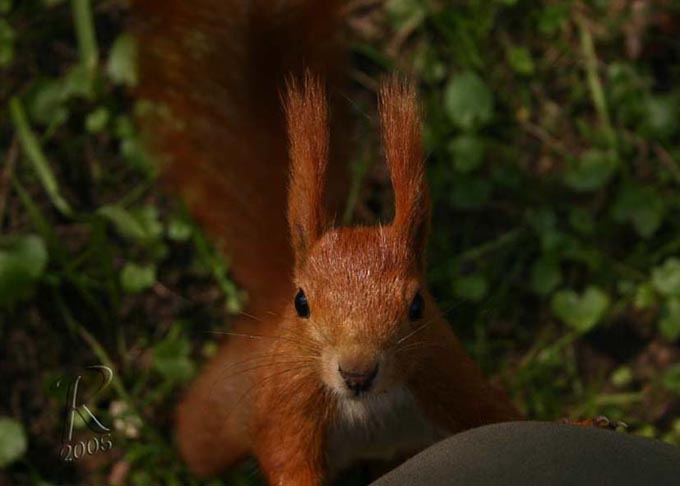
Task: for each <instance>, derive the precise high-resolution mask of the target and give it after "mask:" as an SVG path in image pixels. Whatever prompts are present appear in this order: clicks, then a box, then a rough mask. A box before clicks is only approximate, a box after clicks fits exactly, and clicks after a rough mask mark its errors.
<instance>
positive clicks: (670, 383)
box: [663, 364, 680, 394]
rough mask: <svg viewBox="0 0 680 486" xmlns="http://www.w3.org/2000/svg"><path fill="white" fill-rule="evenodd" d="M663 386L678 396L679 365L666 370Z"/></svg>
mask: <svg viewBox="0 0 680 486" xmlns="http://www.w3.org/2000/svg"><path fill="white" fill-rule="evenodd" d="M663 384H664V386H665V387H666V388H668V389H669V390H670V391H672V392H673V393H677V394H680V364H676V365H673V366H671V367H670V368H668V369H667V370H666V373H665V374H664V377H663Z"/></svg>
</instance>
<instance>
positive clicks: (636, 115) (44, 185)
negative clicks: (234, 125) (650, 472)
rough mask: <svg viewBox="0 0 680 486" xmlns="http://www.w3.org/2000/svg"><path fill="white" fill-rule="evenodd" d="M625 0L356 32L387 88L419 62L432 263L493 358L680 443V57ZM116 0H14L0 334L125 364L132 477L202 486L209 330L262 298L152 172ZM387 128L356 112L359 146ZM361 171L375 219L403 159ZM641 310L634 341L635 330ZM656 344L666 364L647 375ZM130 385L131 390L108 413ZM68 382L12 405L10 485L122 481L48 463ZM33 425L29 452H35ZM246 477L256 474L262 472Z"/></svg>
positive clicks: (7, 56) (370, 69)
mask: <svg viewBox="0 0 680 486" xmlns="http://www.w3.org/2000/svg"><path fill="white" fill-rule="evenodd" d="M115 3H116V2H114V4H115ZM606 3H607V2H585V3H578V4H576V3H574V2H571V1H566V0H564V1H555V2H547V3H543V4H537V5H529V4H528V3H527V2H523V1H519V0H489V1H482V0H473V1H469V2H463V3H456V4H455V5H454V3H452V2H428V1H422V0H389V1H387V2H384V4H381V3H380V2H378V4H376V5H377V6H375V7H366V8H368V9H370V8H375V9H377V10H379V12H377V15H376V17H377V18H384V19H386V21H387V22H389V26H390V28H389V29H385V31H384V32H381V33H379V34H377V35H376V34H375V32H373V31H372V30H371V29H367V30H369V31H370V32H373V34H371V33H370V32H369V35H367V36H365V37H362V36H358V37H360V38H362V39H364V38H367V39H370V41H367V42H364V41H359V42H357V43H356V44H355V47H356V54H357V57H359V58H361V59H362V62H360V63H358V64H357V65H356V66H353V70H352V73H353V74H355V75H356V76H355V81H357V83H356V84H365V86H366V87H368V90H372V89H373V87H374V86H375V85H376V84H377V82H378V80H379V79H380V77H381V76H382V75H383V74H384V72H383V71H386V70H389V69H391V68H392V67H395V66H400V67H404V70H405V71H407V72H412V73H414V74H413V75H414V76H415V77H416V80H417V81H418V83H419V86H420V87H421V93H422V102H423V105H424V113H425V117H424V118H425V133H426V147H427V153H428V170H429V180H430V186H431V195H432V199H433V207H434V215H433V224H432V233H431V238H430V249H429V255H428V261H429V265H430V275H429V276H430V283H431V286H432V289H433V292H434V294H435V296H436V298H437V300H438V302H439V303H440V304H441V307H442V308H443V309H444V311H445V313H446V315H447V317H449V318H450V319H451V321H452V323H453V325H454V327H455V330H456V332H457V333H458V334H459V335H460V336H461V338H462V339H463V341H464V343H465V345H466V346H467V347H468V349H469V350H470V352H471V353H472V354H473V355H474V357H475V358H476V359H477V360H478V361H479V362H480V363H481V364H482V366H483V367H484V368H485V370H486V371H488V372H490V373H497V374H499V375H500V377H501V379H502V380H503V381H505V382H506V383H507V386H508V389H509V390H510V391H511V392H512V393H513V395H514V396H515V398H516V399H517V401H518V403H519V404H520V406H521V407H523V409H524V410H525V411H526V412H527V413H528V415H529V416H530V417H531V418H535V419H554V418H557V417H561V416H570V417H573V418H577V417H579V416H581V417H583V416H585V417H593V416H596V415H599V414H606V415H608V416H609V417H610V418H612V419H621V420H624V421H626V422H628V423H629V424H631V430H633V432H635V433H639V434H641V435H648V436H654V437H659V438H662V439H663V440H667V441H669V442H672V443H676V444H680V422H678V421H677V420H672V417H668V416H666V415H654V413H655V412H654V410H658V409H663V410H674V409H677V404H678V401H677V400H678V399H679V398H678V397H680V368H679V367H678V365H677V364H669V363H667V360H664V359H655V356H650V354H653V353H654V352H658V351H655V350H657V349H659V348H661V349H662V352H659V353H662V356H675V355H676V353H677V344H678V339H680V259H679V258H678V255H679V254H680V218H679V217H678V214H679V212H680V187H678V186H680V142H679V141H680V120H679V117H680V112H679V111H678V109H677V107H678V101H679V100H680V69H679V68H678V66H677V63H673V62H672V58H671V57H670V56H671V54H669V49H673V48H674V47H673V46H674V44H673V42H674V41H672V40H669V41H667V42H666V41H664V42H666V43H664V42H659V41H658V39H659V35H658V32H657V31H655V30H654V29H655V28H656V27H655V26H654V25H651V24H650V26H648V27H647V28H648V29H650V30H649V31H644V30H643V31H641V32H639V34H640V35H639V37H638V40H639V41H640V42H642V44H643V45H642V48H643V50H642V51H641V52H642V54H641V55H639V56H636V55H632V54H631V53H630V52H629V51H627V50H626V47H625V46H626V45H630V43H629V42H628V41H629V40H631V39H629V36H631V35H632V34H631V32H632V31H631V30H630V29H631V24H629V23H627V22H628V21H629V17H630V15H631V14H632V12H631V11H629V9H628V7H622V9H623V10H622V11H621V12H617V11H614V10H615V9H610V8H609V7H608V6H607V5H606ZM114 4H110V3H107V2H98V1H97V0H72V1H70V2H65V1H63V0H26V1H23V0H22V1H21V2H17V1H10V0H0V14H1V15H2V18H0V70H1V71H2V79H3V83H1V84H2V86H0V101H1V106H0V112H1V113H2V116H0V133H2V134H3V135H5V137H4V138H2V137H0V154H2V158H1V160H2V163H1V164H2V166H1V167H0V172H1V174H0V177H1V178H2V180H5V178H7V179H8V180H9V184H7V185H2V184H0V229H2V234H3V235H5V234H6V233H11V234H12V236H2V238H1V239H0V312H1V313H2V321H1V325H0V333H3V335H2V336H0V337H2V341H3V342H5V341H7V342H10V340H9V338H13V339H14V340H12V341H11V342H19V343H26V342H31V343H34V344H33V346H35V349H30V351H31V352H29V353H24V354H22V355H21V359H20V360H19V359H14V360H12V359H10V360H8V362H7V363H5V362H3V369H9V370H14V369H16V368H14V367H12V366H20V364H21V363H25V362H28V361H30V359H31V356H40V366H41V367H45V368H47V367H51V368H52V369H53V370H54V373H55V374H56V375H58V376H61V374H62V372H64V370H65V369H66V368H68V367H73V368H77V367H80V366H82V365H83V364H84V363H87V364H91V363H92V362H100V363H104V364H107V366H109V365H110V366H111V367H112V368H113V369H114V370H115V379H114V381H113V382H112V386H111V388H110V390H109V391H108V392H107V395H106V396H105V397H104V398H103V400H102V401H101V403H98V404H95V405H98V406H99V408H98V409H97V410H100V409H101V411H102V413H104V414H110V415H111V418H112V419H113V416H115V417H116V418H117V419H119V420H123V421H126V420H127V421H129V420H132V421H133V422H134V424H135V427H134V428H136V429H138V430H139V434H141V436H142V437H143V438H144V440H139V439H138V438H137V439H135V438H133V437H127V436H126V435H125V434H124V433H122V432H120V431H118V434H119V435H117V436H116V440H117V441H120V442H119V446H118V447H119V450H120V451H122V452H123V454H124V462H125V464H126V465H128V466H129V473H128V475H127V477H126V480H125V481H124V482H126V483H129V484H199V483H197V482H196V481H194V479H193V478H192V477H191V475H190V474H189V473H188V471H187V470H186V468H185V466H184V465H183V463H182V462H181V461H180V460H179V458H178V457H177V455H176V451H175V449H174V447H173V446H172V440H171V437H170V433H169V431H170V430H171V427H172V420H171V417H172V411H173V407H174V406H175V404H176V401H177V394H178V393H179V390H180V389H181V387H182V386H184V385H185V384H186V383H187V382H188V380H190V379H191V378H192V377H193V376H194V375H195V373H196V371H197V369H198V366H199V361H201V360H203V359H204V358H207V357H209V356H210V355H212V354H214V352H215V348H216V343H215V340H214V339H213V338H214V336H213V333H212V332H211V331H213V330H214V329H218V328H219V327H220V326H222V325H223V323H224V317H225V314H227V313H228V312H239V311H240V310H241V308H242V305H243V301H244V299H243V295H242V293H241V292H240V291H239V289H238V288H237V287H236V286H235V284H234V282H233V281H232V280H231V278H230V275H229V264H228V262H227V261H225V260H224V258H222V256H221V255H220V254H219V253H218V252H217V251H216V249H215V248H214V247H213V246H211V244H210V242H209V240H208V239H207V238H206V237H205V236H204V235H203V234H202V233H201V231H200V230H199V229H198V228H197V227H196V226H195V225H194V223H193V222H192V221H191V220H190V218H189V217H188V216H187V215H186V213H185V212H184V210H183V209H182V208H181V207H179V205H178V204H177V203H174V202H170V201H168V196H167V194H164V193H163V192H162V191H161V190H159V189H158V187H160V184H159V185H156V184H155V183H156V173H157V167H156V166H155V165H154V164H153V163H152V161H151V159H150V157H149V156H148V154H147V153H146V152H145V150H144V149H143V146H142V144H141V142H140V137H139V134H138V131H137V128H136V126H135V122H134V120H135V117H136V115H138V114H139V113H141V112H143V111H144V109H145V107H144V104H143V103H138V102H135V101H134V100H132V99H131V98H130V96H129V95H128V94H127V92H128V90H129V89H130V88H134V86H135V85H136V83H137V80H138V72H137V69H136V67H135V61H136V46H135V44H134V41H133V39H132V38H131V37H130V36H129V35H128V34H126V33H123V32H122V30H120V31H117V30H116V27H117V26H118V27H120V28H121V29H122V26H123V23H124V22H121V21H122V20H123V18H124V12H123V11H122V10H120V11H119V10H117V9H118V8H119V7H118V6H116V5H117V4H116V5H114ZM659 8H661V9H664V13H667V14H668V15H677V8H675V9H674V8H672V7H667V12H666V10H665V9H666V7H659ZM359 10H361V11H363V9H359ZM357 15H361V14H360V13H359V14H357ZM369 17H370V16H369ZM370 18H373V17H370ZM361 20H362V21H361V22H357V23H356V25H358V26H359V27H358V28H359V29H361V28H362V27H361V26H365V25H367V24H368V23H370V22H367V21H366V19H361ZM353 25H354V24H353ZM664 38H668V39H674V38H673V37H672V36H665V37H664ZM633 40H635V39H633ZM669 46H670V47H669ZM650 53H653V55H652V54H650ZM664 56H666V57H667V58H666V57H664ZM225 62H228V61H225ZM355 88H356V86H355ZM357 91H364V89H363V88H357ZM354 94H355V93H349V96H350V97H352V98H353V99H357V100H361V99H364V98H369V99H372V98H373V97H372V96H368V93H361V92H359V93H356V95H357V96H354ZM361 108H364V107H361ZM371 109H372V107H366V110H364V111H366V112H370V110H371ZM374 141H375V134H374V133H372V132H370V131H364V132H361V134H360V140H359V145H360V146H362V147H371V146H373V143H372V142H374ZM366 152H367V153H362V154H361V158H362V161H363V160H364V159H366V160H369V159H371V160H372V159H375V160H379V157H377V156H375V157H374V155H376V154H371V153H368V152H370V150H366ZM13 154H14V155H13ZM357 167H358V168H357V170H355V178H356V179H358V182H357V183H355V184H354V186H353V191H352V195H351V196H350V198H351V199H352V201H351V204H348V207H349V208H350V211H349V212H351V209H352V208H356V207H362V209H363V210H364V211H363V212H364V216H365V213H367V212H370V211H367V210H366V207H365V205H363V202H362V201H361V200H360V199H361V197H363V195H364V192H363V190H362V188H361V187H360V186H361V184H360V182H361V179H362V177H363V176H364V175H367V174H370V176H371V178H372V186H371V187H375V186H376V185H380V184H382V185H383V186H386V185H387V180H386V179H385V178H384V172H383V173H379V174H382V175H377V176H376V175H375V174H373V170H372V167H370V166H369V164H366V163H363V164H357ZM381 177H382V179H381ZM374 196H376V194H370V195H369V199H372V198H374ZM349 212H348V215H347V218H346V219H348V220H349V219H350V218H351V214H349ZM388 213H389V211H388ZM381 216H383V217H385V215H381ZM244 224H247V223H246V222H244ZM5 317H7V318H5ZM622 322H625V323H628V324H627V325H628V326H629V327H631V328H632V334H633V335H634V336H635V339H636V343H635V344H636V345H637V347H636V349H637V348H639V350H636V351H635V352H633V353H632V355H631V356H627V355H626V356H623V355H625V353H624V352H623V351H622V350H621V349H619V348H620V347H624V346H622V345H621V344H620V341H619V340H618V339H616V336H618V335H619V334H617V333H619V332H620V331H621V326H622V324H621V323H622ZM24 332H30V333H31V334H30V335H31V336H38V335H39V336H40V338H39V339H33V338H31V339H26V337H25V335H24V334H22V333H24ZM609 333H611V335H613V336H614V337H615V338H614V339H610V338H608V337H607V336H609V335H610V334H609ZM603 336H604V337H603ZM6 337H7V338H8V339H6ZM41 343H46V345H42V344H41ZM11 351H12V350H11V349H10V350H8V352H11ZM8 356H9V354H8ZM584 356H586V357H589V358H588V359H585V358H584ZM2 358H4V356H0V359H2ZM640 362H644V363H662V364H659V365H658V366H659V368H658V369H654V370H653V372H652V373H650V372H649V371H648V370H647V369H640V368H641V367H640V365H639V363H640ZM15 363H19V364H15ZM5 366H7V368H5ZM23 371H24V370H23V369H19V370H18V371H17V376H27V373H23ZM33 385H34V386H36V385H35V384H33ZM30 386H31V383H29V382H27V383H26V384H24V383H22V387H14V386H12V384H10V385H9V386H7V387H6V388H7V390H8V392H7V403H10V401H11V400H14V401H12V402H11V403H12V404H13V403H23V399H22V400H18V399H17V396H16V395H13V394H14V393H16V392H15V391H14V390H15V389H16V390H18V389H28V390H29V391H30V392H32V393H33V392H34V393H35V394H36V395H39V394H40V393H42V387H44V383H43V382H42V381H41V382H40V385H39V387H40V388H38V389H37V390H33V389H30V388H26V387H30ZM10 395H11V396H10ZM668 395H670V396H672V397H673V398H663V397H666V396H668ZM50 397H51V398H55V396H53V395H50ZM660 397H661V398H660ZM19 398H22V397H19ZM661 400H668V402H664V403H663V404H660V403H659V402H660V401H661ZM671 400H675V401H671ZM57 402H58V403H57ZM114 402H123V403H124V404H125V405H126V407H127V412H125V414H122V415H120V416H119V415H116V414H115V413H114V412H113V411H111V410H108V409H107V406H108V404H109V403H114ZM7 403H5V402H2V403H0V405H4V406H5V408H8V407H9V406H8V405H7ZM50 403H51V405H50V406H49V407H48V409H46V410H45V413H44V416H42V417H40V419H41V420H37V419H38V417H36V420H35V422H36V423H40V427H33V425H32V421H27V422H26V423H24V424H23V425H20V424H18V423H17V422H14V421H10V422H8V421H7V420H8V419H1V420H0V466H2V467H5V466H6V467H7V468H8V472H7V474H8V475H9V478H10V481H12V480H15V481H14V482H16V483H18V484H25V483H26V484H32V483H36V484H37V483H40V482H41V481H42V482H45V483H46V482H54V481H56V480H58V481H62V482H88V483H93V484H97V483H104V482H106V475H104V476H96V475H95V476H92V477H90V476H89V475H90V474H96V473H83V472H82V471H84V470H85V468H74V469H73V471H70V472H68V471H67V472H66V473H65V474H67V477H64V478H54V477H52V476H51V473H52V471H49V470H46V469H45V466H44V465H43V463H42V462H41V456H50V457H52V456H54V455H55V452H54V450H55V449H56V446H55V444H57V443H58V440H59V431H58V429H59V426H60V424H58V423H57V422H56V420H55V419H54V417H58V416H59V411H60V410H61V408H62V406H63V403H61V402H60V401H59V400H56V398H55V400H54V403H52V402H50ZM652 405H653V406H652ZM661 405H663V406H661ZM110 408H113V407H110ZM32 413H34V410H31V414H32ZM31 416H32V415H31ZM133 418H134V420H133ZM51 420H52V421H53V422H51ZM8 423H9V424H10V425H9V426H8V425H7V424H8ZM17 426H18V428H17ZM50 426H51V427H53V429H54V434H53V436H49V434H47V435H46V434H45V429H46V428H49V427H50ZM3 427H4V429H3ZM7 430H9V431H10V433H7V432H6V431H7ZM7 437H9V438H10V439H7ZM27 437H28V440H29V441H30V443H31V447H37V448H38V449H37V451H38V452H37V453H36V454H30V455H25V454H24V451H25V448H26V442H27ZM34 437H35V438H36V439H38V440H33V438H34ZM22 438H23V442H22ZM8 440H9V442H8ZM50 441H51V442H50ZM7 444H9V445H7ZM7 451H9V452H7ZM17 460H18V461H17ZM116 460H117V459H116ZM10 462H12V463H11V464H10ZM111 467H112V464H110V463H106V464H105V465H104V466H103V469H106V473H107V474H108V472H109V470H110V468H111ZM27 470H28V471H30V472H29V473H26V471H27ZM79 475H87V477H85V478H83V477H80V476H79ZM232 479H233V482H234V484H244V485H245V484H255V483H256V480H254V479H253V477H252V474H251V473H250V472H245V473H244V472H242V471H241V472H238V473H235V475H234V477H233V478H232ZM205 484H210V483H205Z"/></svg>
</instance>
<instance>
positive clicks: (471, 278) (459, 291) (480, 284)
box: [453, 273, 489, 302]
mask: <svg viewBox="0 0 680 486" xmlns="http://www.w3.org/2000/svg"><path fill="white" fill-rule="evenodd" d="M488 288H489V284H488V283H487V281H486V279H485V278H484V275H482V274H479V273H476V274H473V275H467V276H465V277H459V278H458V279H457V280H456V282H455V283H454V287H453V290H454V293H455V294H456V295H457V296H458V297H460V298H462V299H467V300H471V301H472V302H479V301H481V300H482V299H483V298H484V297H485V296H486V294H487V291H488Z"/></svg>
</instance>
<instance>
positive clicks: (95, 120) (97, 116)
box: [85, 106, 109, 133]
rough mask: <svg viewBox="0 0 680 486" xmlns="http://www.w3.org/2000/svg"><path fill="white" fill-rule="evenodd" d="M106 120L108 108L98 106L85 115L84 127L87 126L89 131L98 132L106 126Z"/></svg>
mask: <svg viewBox="0 0 680 486" xmlns="http://www.w3.org/2000/svg"><path fill="white" fill-rule="evenodd" d="M108 122H109V110H107V109H106V108H104V107H103V106H100V107H99V108H97V109H96V110H94V111H93V112H92V113H90V114H89V115H87V118H86V119H85V128H87V131H88V132H90V133H99V132H101V131H102V130H104V128H106V124H107V123H108Z"/></svg>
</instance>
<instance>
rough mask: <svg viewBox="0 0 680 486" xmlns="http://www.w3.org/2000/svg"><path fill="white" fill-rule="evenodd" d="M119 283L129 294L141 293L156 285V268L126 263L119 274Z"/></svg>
mask: <svg viewBox="0 0 680 486" xmlns="http://www.w3.org/2000/svg"><path fill="white" fill-rule="evenodd" d="M120 283H121V286H122V287H123V290H124V291H125V292H127V293H129V294H137V293H139V292H143V291H144V290H147V289H149V288H151V287H152V286H153V284H154V283H156V267H155V265H137V264H136V263H131V262H128V263H126V264H125V266H124V267H123V270H122V272H121V273H120Z"/></svg>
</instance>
